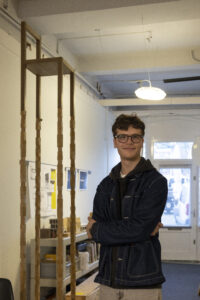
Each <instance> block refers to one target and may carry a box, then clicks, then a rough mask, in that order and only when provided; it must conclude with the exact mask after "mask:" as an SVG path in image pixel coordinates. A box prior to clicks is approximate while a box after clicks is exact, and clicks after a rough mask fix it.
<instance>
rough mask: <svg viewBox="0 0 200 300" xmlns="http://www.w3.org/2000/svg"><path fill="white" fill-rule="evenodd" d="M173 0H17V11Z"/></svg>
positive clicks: (101, 7)
mask: <svg viewBox="0 0 200 300" xmlns="http://www.w3.org/2000/svg"><path fill="white" fill-rule="evenodd" d="M174 1H177V0H123V1H121V0H109V1H108V0H101V1H99V0H92V1H91V0H84V1H80V0H67V1H63V0H57V1H56V4H55V0H42V1H33V0H32V1H31V0H22V1H19V9H18V12H19V15H20V17H36V16H46V15H55V14H66V13H75V12H83V11H92V10H106V9H113V8H121V7H129V6H137V5H150V4H156V3H164V2H174Z"/></svg>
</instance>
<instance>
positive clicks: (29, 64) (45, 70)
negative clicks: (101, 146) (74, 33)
mask: <svg viewBox="0 0 200 300" xmlns="http://www.w3.org/2000/svg"><path fill="white" fill-rule="evenodd" d="M27 34H29V35H30V36H31V38H33V39H34V40H35V42H36V59H32V60H27V59H26V46H27ZM26 70H29V71H31V72H32V73H33V74H35V75H36V142H35V144H36V146H35V156H36V180H35V184H36V195H35V196H36V197H35V240H36V241H35V300H40V201H41V197H40V166H41V138H40V131H41V111H40V102H41V99H40V90H41V76H52V75H56V76H57V78H58V96H57V218H58V232H57V235H58V237H57V242H58V246H57V249H58V250H57V255H56V257H57V261H56V279H57V285H56V299H57V300H63V289H64V288H65V287H64V286H63V255H64V253H63V246H62V245H63V243H62V239H63V196H62V188H63V118H62V113H63V103H62V102H63V100H62V93H63V75H64V74H69V75H70V159H71V220H72V222H71V224H72V225H71V295H72V300H75V289H76V268H75V128H74V127H75V120H74V72H73V70H72V68H71V67H70V66H69V65H68V64H67V63H66V62H65V61H64V60H63V58H62V57H54V58H41V39H40V36H39V35H38V34H37V33H35V32H34V31H33V30H32V29H31V28H30V27H29V26H28V25H27V24H26V23H25V22H22V24H21V159H20V181H21V185H20V197H21V203H20V300H27V291H26V276H27V275H26V192H27V176H26Z"/></svg>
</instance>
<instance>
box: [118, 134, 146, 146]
mask: <svg viewBox="0 0 200 300" xmlns="http://www.w3.org/2000/svg"><path fill="white" fill-rule="evenodd" d="M114 138H116V139H117V140H118V141H119V142H120V143H127V142H128V139H129V138H130V139H131V141H132V143H134V144H138V143H140V142H141V140H142V139H143V135H140V134H133V135H127V134H118V135H115V136H114Z"/></svg>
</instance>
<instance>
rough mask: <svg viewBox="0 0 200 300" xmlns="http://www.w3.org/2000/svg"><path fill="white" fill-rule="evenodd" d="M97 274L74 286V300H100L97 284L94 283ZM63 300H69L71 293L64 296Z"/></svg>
mask: <svg viewBox="0 0 200 300" xmlns="http://www.w3.org/2000/svg"><path fill="white" fill-rule="evenodd" d="M96 275H97V273H95V274H93V275H92V276H90V277H89V278H88V279H86V280H85V281H84V282H82V283H81V284H79V285H77V286H76V300H100V299H99V284H98V283H96V282H94V278H95V277H96ZM65 300H71V293H70V292H69V293H67V294H66V295H65Z"/></svg>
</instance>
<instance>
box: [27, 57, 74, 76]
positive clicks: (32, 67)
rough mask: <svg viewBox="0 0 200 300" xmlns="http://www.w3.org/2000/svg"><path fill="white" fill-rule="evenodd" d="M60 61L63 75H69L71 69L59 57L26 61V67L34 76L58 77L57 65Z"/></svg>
mask: <svg viewBox="0 0 200 300" xmlns="http://www.w3.org/2000/svg"><path fill="white" fill-rule="evenodd" d="M60 60H62V63H63V74H70V72H71V67H70V66H69V65H68V64H67V63H66V62H65V61H64V60H63V59H62V58H61V57H54V58H41V59H31V60H26V67H27V69H28V70H29V71H31V72H32V73H33V74H35V75H40V76H53V75H58V63H59V62H60Z"/></svg>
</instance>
